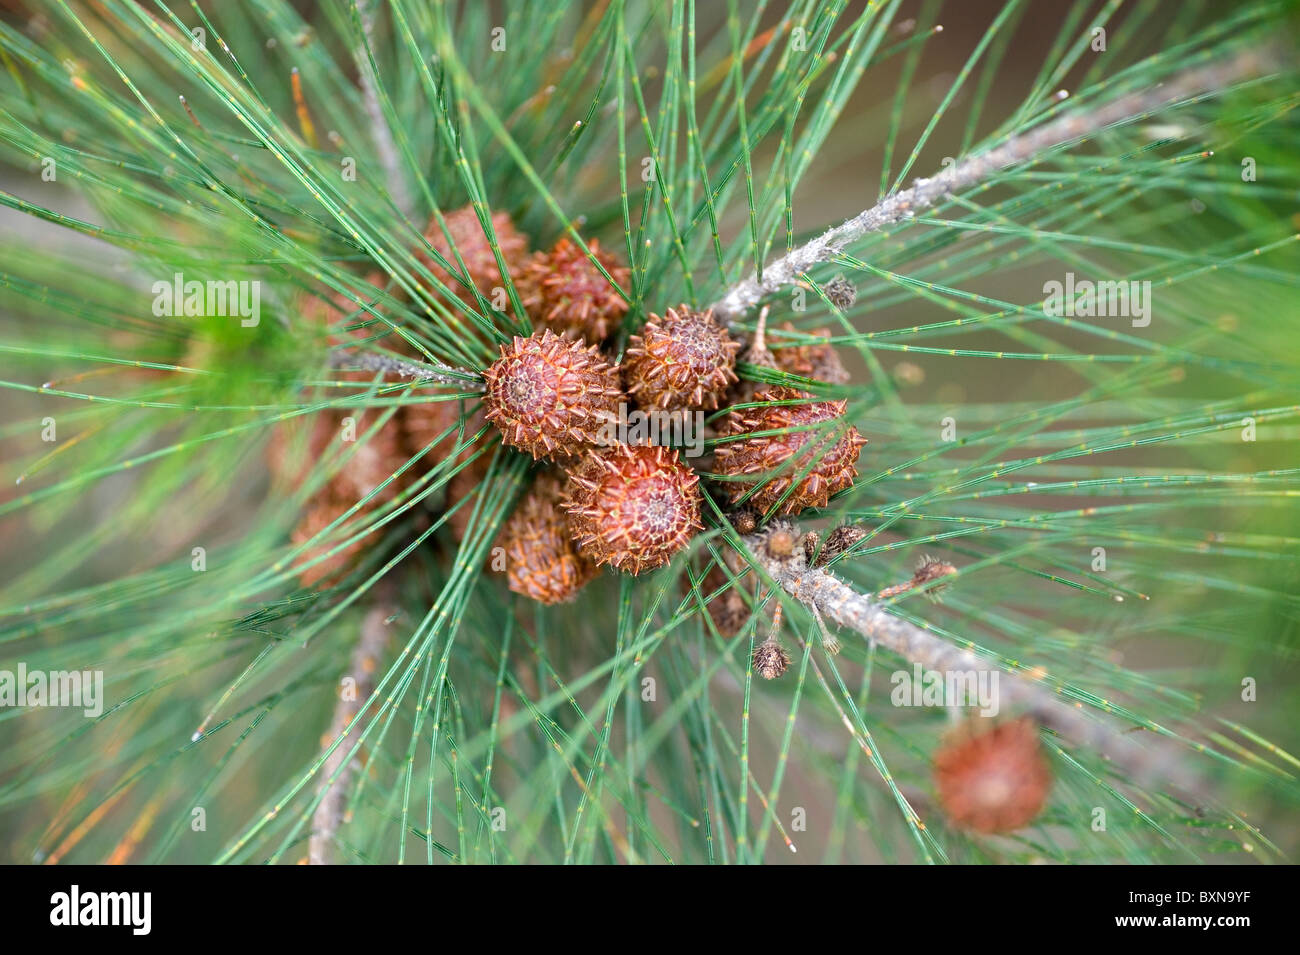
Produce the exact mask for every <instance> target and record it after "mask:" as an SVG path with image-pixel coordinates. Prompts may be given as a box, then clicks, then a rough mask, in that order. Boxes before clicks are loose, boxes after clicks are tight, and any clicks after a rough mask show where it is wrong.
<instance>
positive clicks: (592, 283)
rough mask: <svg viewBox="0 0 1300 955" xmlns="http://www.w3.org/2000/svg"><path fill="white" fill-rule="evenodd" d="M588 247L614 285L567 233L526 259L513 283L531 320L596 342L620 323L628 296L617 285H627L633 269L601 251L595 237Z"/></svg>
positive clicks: (605, 336)
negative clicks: (567, 237) (567, 236)
mask: <svg viewBox="0 0 1300 955" xmlns="http://www.w3.org/2000/svg"><path fill="white" fill-rule="evenodd" d="M587 248H588V249H590V250H591V255H592V257H594V258H595V259H596V261H598V262H599V263H600V264H601V265H603V266H604V267H605V271H606V272H608V273H609V276H610V278H612V279H613V280H614V283H615V284H614V285H611V284H610V282H609V279H607V278H605V276H604V275H602V274H601V273H600V270H599V269H598V268H596V266H595V265H594V264H593V263H592V261H591V259H590V258H588V257H587V254H586V253H585V252H583V251H582V249H580V248H579V247H578V246H576V245H574V244H573V243H572V242H570V241H569V240H568V239H560V240H559V241H558V242H556V243H555V246H554V247H553V248H552V249H551V250H550V251H549V252H538V253H536V254H535V255H533V257H532V258H531V259H529V260H528V262H527V264H526V265H525V266H524V267H523V268H522V269H521V271H520V274H519V277H518V278H517V279H516V280H515V286H516V288H517V290H518V292H519V301H520V302H521V303H522V304H523V306H524V309H525V310H526V311H527V312H528V317H529V318H531V319H532V321H533V324H534V325H537V326H539V327H542V328H549V329H551V330H552V331H554V332H555V333H556V334H558V335H563V336H564V337H566V338H577V339H581V340H583V341H585V342H586V343H587V344H589V345H599V344H601V343H602V342H604V341H605V340H606V339H607V338H609V337H610V336H611V335H613V334H614V333H615V332H616V331H618V327H619V325H620V324H622V321H623V315H624V313H626V312H627V302H626V301H625V300H624V299H623V296H622V295H620V294H619V293H618V288H617V287H616V286H618V287H621V286H625V285H627V284H628V282H629V280H630V279H631V277H632V270H631V269H629V268H627V267H626V266H624V265H621V264H620V263H619V261H618V260H617V259H616V258H614V257H613V256H612V255H610V254H609V253H608V252H602V251H601V249H600V242H599V241H598V240H596V239H592V240H591V241H590V242H588V243H587Z"/></svg>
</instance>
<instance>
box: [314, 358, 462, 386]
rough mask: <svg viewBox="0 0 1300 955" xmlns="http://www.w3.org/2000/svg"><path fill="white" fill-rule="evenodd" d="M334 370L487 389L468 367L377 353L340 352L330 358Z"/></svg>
mask: <svg viewBox="0 0 1300 955" xmlns="http://www.w3.org/2000/svg"><path fill="white" fill-rule="evenodd" d="M330 367H331V368H341V369H344V370H350V371H379V372H383V373H384V374H388V375H401V376H402V377H403V378H419V379H421V380H423V381H436V382H438V383H439V384H442V385H460V386H461V387H464V388H467V389H468V390H470V391H482V390H483V385H482V383H481V382H479V376H478V375H477V374H475V373H474V372H472V371H470V370H469V369H467V368H453V367H452V366H451V365H429V364H426V363H424V362H422V361H411V360H410V359H407V358H396V357H394V356H392V355H381V354H378V353H376V352H368V351H353V350H340V351H336V352H334V353H333V354H331V355H330Z"/></svg>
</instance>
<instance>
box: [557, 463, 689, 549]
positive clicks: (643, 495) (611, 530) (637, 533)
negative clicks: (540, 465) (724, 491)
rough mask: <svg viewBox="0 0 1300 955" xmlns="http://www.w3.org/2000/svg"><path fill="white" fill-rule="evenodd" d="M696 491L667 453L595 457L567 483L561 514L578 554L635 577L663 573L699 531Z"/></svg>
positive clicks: (682, 467) (685, 472) (684, 469)
mask: <svg viewBox="0 0 1300 955" xmlns="http://www.w3.org/2000/svg"><path fill="white" fill-rule="evenodd" d="M699 483H700V479H699V477H698V476H697V475H696V474H695V472H694V471H692V470H691V469H690V468H689V467H687V466H686V465H685V464H683V463H682V460H681V456H680V455H679V454H678V453H677V452H676V451H673V450H670V449H668V448H663V447H652V446H649V445H640V446H635V447H633V446H629V445H616V446H614V447H612V448H606V449H602V450H598V451H592V452H591V453H590V454H588V455H587V457H586V458H585V459H584V460H583V461H582V463H581V465H579V466H578V467H577V468H575V469H574V470H573V471H571V472H570V475H569V486H568V500H567V503H566V505H565V506H566V508H567V510H568V512H569V527H570V529H571V530H572V531H573V536H574V539H575V540H576V541H577V542H578V549H579V550H580V551H581V552H582V553H584V554H586V555H587V556H588V557H590V558H591V559H592V560H594V561H595V562H596V563H597V564H609V565H611V566H613V567H616V568H618V569H619V570H626V571H628V572H629V573H632V574H639V573H641V572H642V571H645V570H652V569H654V568H655V567H661V566H663V565H664V564H666V563H668V561H669V560H670V559H671V558H672V556H673V555H674V554H676V553H677V552H678V551H680V550H681V549H682V548H683V547H685V546H686V544H687V542H688V541H689V540H690V539H691V537H692V536H693V535H694V534H695V532H696V531H697V530H702V529H703V527H704V525H703V524H701V523H700V500H701V498H700V488H699Z"/></svg>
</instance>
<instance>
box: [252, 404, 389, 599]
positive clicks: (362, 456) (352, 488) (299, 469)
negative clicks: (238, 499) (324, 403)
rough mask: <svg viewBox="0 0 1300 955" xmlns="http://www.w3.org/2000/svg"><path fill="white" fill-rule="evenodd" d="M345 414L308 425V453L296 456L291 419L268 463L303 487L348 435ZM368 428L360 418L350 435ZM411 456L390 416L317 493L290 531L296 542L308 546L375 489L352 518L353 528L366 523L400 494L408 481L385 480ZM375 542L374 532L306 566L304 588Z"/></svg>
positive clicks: (329, 545) (323, 546) (317, 550)
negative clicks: (332, 447) (333, 445)
mask: <svg viewBox="0 0 1300 955" xmlns="http://www.w3.org/2000/svg"><path fill="white" fill-rule="evenodd" d="M346 417H348V415H347V414H346V413H345V412H342V411H333V410H331V411H326V412H322V413H319V414H317V415H315V416H314V418H313V420H312V422H311V423H310V425H309V427H310V428H311V432H310V434H309V435H308V438H307V447H306V450H305V453H304V454H303V455H302V456H301V457H295V458H290V457H289V455H288V454H287V452H288V451H289V450H290V449H291V448H293V447H295V446H296V445H295V442H294V441H293V440H292V437H293V435H292V431H293V429H294V428H295V427H297V425H296V424H295V425H290V424H288V423H286V424H285V425H284V426H282V430H281V431H280V432H279V433H277V435H276V436H275V438H274V439H273V440H272V441H271V443H270V444H269V445H268V447H267V457H268V463H269V464H270V467H271V471H272V473H273V474H274V475H275V476H276V478H277V479H278V480H279V481H281V482H282V483H284V484H285V485H287V486H288V487H289V488H292V489H296V488H299V487H301V486H302V484H303V482H304V481H305V480H306V479H307V477H308V475H309V474H310V473H311V469H312V466H313V464H314V462H315V461H317V460H318V459H319V458H320V457H321V456H322V455H324V454H326V453H327V451H328V448H329V446H330V444H331V443H332V442H334V441H337V440H341V439H342V438H343V436H344V424H345V422H344V419H345V418H346ZM369 426H370V423H369V422H365V421H364V420H358V421H357V422H356V423H355V426H354V427H350V428H349V433H350V434H354V435H355V436H356V440H357V441H360V439H361V437H362V435H364V434H365V433H366V431H367V430H368V428H369ZM343 453H347V452H346V451H345V452H343ZM407 460H408V455H407V449H406V443H405V440H404V436H403V434H402V430H401V427H400V425H398V424H396V423H395V422H394V421H393V420H392V419H390V420H389V421H387V422H386V423H385V424H384V425H383V426H382V427H380V428H379V429H378V430H377V431H375V433H374V434H372V435H370V437H369V439H368V440H366V441H365V442H364V443H359V444H357V445H356V447H355V451H354V452H353V453H351V455H350V456H349V457H348V458H347V459H346V460H345V461H344V462H343V464H342V466H341V467H340V468H339V469H338V471H336V472H335V473H334V474H332V475H331V476H330V477H329V479H328V480H327V481H326V482H325V483H324V484H323V485H322V486H321V487H320V488H319V489H318V490H317V491H316V492H315V493H314V494H313V495H312V497H311V499H310V500H309V501H308V502H307V504H306V506H305V507H304V509H303V512H302V515H301V517H300V518H299V521H298V524H297V525H296V526H295V528H294V530H293V532H292V534H291V540H292V541H293V543H294V545H295V546H301V545H303V544H306V543H307V542H308V541H310V540H312V539H313V538H314V537H315V536H316V535H317V534H318V533H320V532H321V531H323V530H324V529H325V528H326V527H328V526H329V525H330V524H331V523H333V522H334V521H335V520H337V519H338V518H339V517H341V516H342V515H343V514H345V513H346V512H347V511H348V510H349V509H350V508H352V507H353V506H354V505H355V504H357V503H358V502H359V501H362V500H364V499H366V498H367V496H368V495H371V494H372V493H373V496H371V497H370V498H369V500H366V502H365V504H363V505H362V506H361V508H360V509H359V510H358V511H357V512H356V513H355V514H354V515H353V516H352V517H351V518H349V520H348V524H349V526H351V525H353V524H355V523H356V522H358V521H364V520H365V518H366V516H367V515H369V514H371V513H373V512H375V511H377V510H378V509H379V508H380V507H382V506H383V505H384V504H386V503H388V502H390V501H392V500H393V499H394V498H396V497H397V495H398V493H399V492H400V491H401V489H402V487H403V486H404V482H403V481H401V480H400V479H399V480H394V481H391V482H390V483H388V484H387V485H384V482H385V481H388V479H389V478H390V477H392V476H393V475H394V474H395V473H396V472H397V471H398V470H399V469H400V468H401V467H402V466H403V465H404V464H406V462H407ZM334 536H336V537H339V536H340V535H338V534H335V535H334ZM342 536H349V535H342ZM374 541H375V537H374V536H373V535H370V536H367V537H364V538H362V539H360V540H357V541H354V542H353V543H351V544H349V545H348V546H347V547H345V548H343V549H342V550H340V551H338V552H337V553H334V554H332V555H331V556H329V557H328V558H326V559H325V560H323V561H321V562H320V563H318V564H315V565H313V566H311V567H308V568H306V569H305V570H303V571H302V572H301V574H300V575H299V577H300V579H301V581H302V583H303V586H306V587H310V586H313V585H314V584H316V583H319V582H320V581H323V580H327V579H331V578H333V577H335V576H337V575H338V574H340V573H342V572H343V571H345V570H346V569H347V568H348V567H350V566H351V565H352V564H353V562H354V561H355V559H356V558H357V557H358V556H359V555H360V554H362V553H363V552H364V551H365V549H366V548H367V547H370V546H373V545H374ZM335 543H336V542H325V543H319V544H316V545H313V546H312V547H311V548H309V549H308V550H307V552H306V553H305V554H304V555H303V556H302V558H300V562H308V561H311V560H313V559H314V558H316V557H318V556H320V555H322V554H325V553H327V552H329V551H330V550H332V549H333V547H334V544H335Z"/></svg>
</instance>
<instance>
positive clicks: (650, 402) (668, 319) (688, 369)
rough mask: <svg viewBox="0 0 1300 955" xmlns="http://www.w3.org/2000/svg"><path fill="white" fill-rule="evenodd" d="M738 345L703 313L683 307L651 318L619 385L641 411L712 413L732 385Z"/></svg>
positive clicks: (635, 340)
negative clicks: (704, 411)
mask: <svg viewBox="0 0 1300 955" xmlns="http://www.w3.org/2000/svg"><path fill="white" fill-rule="evenodd" d="M739 350H740V343H739V342H737V341H735V340H734V339H733V338H732V337H731V336H730V335H729V334H728V333H727V330H726V329H725V328H723V327H722V326H721V325H719V324H718V323H717V322H716V321H714V318H713V311H712V310H711V309H710V310H708V311H704V312H697V311H694V310H692V309H691V308H690V307H689V306H686V305H683V306H681V308H680V309H672V308H670V309H668V313H667V314H666V315H665V316H664V317H663V318H660V317H659V316H657V315H651V316H650V320H649V321H648V322H646V324H645V327H644V328H643V329H642V330H641V334H639V335H633V336H632V338H631V339H630V340H629V342H628V349H627V353H626V354H625V356H624V358H623V383H624V385H625V387H626V389H627V393H628V396H629V397H630V398H632V399H634V400H635V401H636V403H637V404H638V405H640V406H641V407H642V408H655V409H660V410H664V411H683V410H687V409H692V408H703V409H708V410H713V409H714V408H717V407H718V403H719V402H720V401H721V400H722V399H723V397H724V396H725V395H726V393H727V389H728V388H729V387H730V386H731V385H732V384H734V383H735V382H736V380H737V379H736V352H738V351H739Z"/></svg>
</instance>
